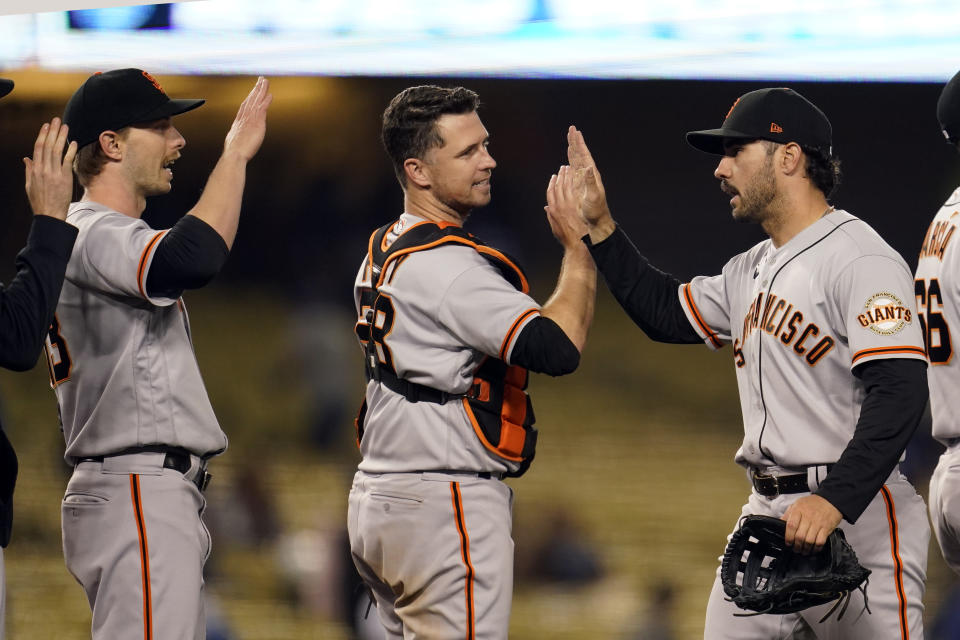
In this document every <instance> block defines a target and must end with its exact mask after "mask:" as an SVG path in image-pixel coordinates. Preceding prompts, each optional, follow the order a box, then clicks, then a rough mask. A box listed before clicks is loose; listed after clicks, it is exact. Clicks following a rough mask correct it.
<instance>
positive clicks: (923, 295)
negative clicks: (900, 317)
mask: <svg viewBox="0 0 960 640" xmlns="http://www.w3.org/2000/svg"><path fill="white" fill-rule="evenodd" d="M913 290H914V293H916V296H917V310H918V311H919V312H920V313H919V315H920V328H921V329H922V330H923V344H924V347H926V350H927V357H928V358H929V359H930V363H931V364H946V363H947V362H949V361H950V356H952V355H953V346H952V345H951V344H950V326H949V325H948V324H947V319H946V318H944V317H943V313H941V310H942V309H943V296H942V294H941V293H940V281H939V280H937V279H936V278H930V281H929V282H927V281H926V280H924V279H923V278H917V279H916V280H914V284H913Z"/></svg>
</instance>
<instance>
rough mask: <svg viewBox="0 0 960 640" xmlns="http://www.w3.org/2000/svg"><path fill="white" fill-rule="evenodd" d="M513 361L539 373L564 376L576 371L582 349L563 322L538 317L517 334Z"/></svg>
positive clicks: (511, 356) (512, 355)
mask: <svg viewBox="0 0 960 640" xmlns="http://www.w3.org/2000/svg"><path fill="white" fill-rule="evenodd" d="M510 362H511V364H516V365H520V366H521V367H524V368H525V369H529V370H530V371H535V372H536V373H546V374H548V375H551V376H563V375H566V374H568V373H573V372H574V371H575V370H576V368H577V366H578V365H579V364H580V351H579V350H577V346H576V345H575V344H573V342H571V341H570V338H568V337H567V334H565V333H564V332H563V329H561V328H560V325H558V324H557V323H556V322H554V321H553V320H551V319H550V318H544V317H543V316H537V317H536V318H534V319H533V320H531V321H530V322H528V323H527V325H526V326H525V327H524V328H523V330H522V331H521V332H520V335H518V336H517V341H516V342H515V343H514V345H513V351H512V352H511V354H510Z"/></svg>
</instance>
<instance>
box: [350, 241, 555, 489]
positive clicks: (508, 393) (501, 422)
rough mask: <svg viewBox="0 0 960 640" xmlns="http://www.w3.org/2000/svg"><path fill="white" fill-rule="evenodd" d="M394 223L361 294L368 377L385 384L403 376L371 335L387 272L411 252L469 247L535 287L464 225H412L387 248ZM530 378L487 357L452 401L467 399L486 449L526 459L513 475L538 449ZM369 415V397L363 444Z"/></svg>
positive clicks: (515, 280)
mask: <svg viewBox="0 0 960 640" xmlns="http://www.w3.org/2000/svg"><path fill="white" fill-rule="evenodd" d="M393 225H394V223H393V222H391V223H390V224H387V225H384V226H383V227H380V228H379V229H377V230H376V231H375V232H374V233H373V235H371V236H370V245H369V250H368V255H369V259H368V263H367V268H368V269H369V270H370V275H371V277H370V279H369V280H370V283H371V287H370V288H369V289H365V290H363V291H362V293H361V298H360V306H361V308H362V309H367V311H366V313H367V316H368V318H367V322H366V323H365V324H358V325H357V335H358V337H359V338H360V341H361V342H362V343H363V345H364V349H365V352H366V353H365V355H366V373H367V379H368V380H371V379H376V380H379V381H381V382H384V381H388V380H391V378H392V379H393V380H398V379H399V378H397V375H396V371H395V370H393V367H392V362H388V363H387V364H384V358H382V356H379V355H378V353H377V351H376V349H377V345H376V342H375V341H374V340H371V339H370V337H371V336H370V335H366V333H368V332H369V331H370V327H371V326H373V325H374V324H375V319H376V315H377V313H378V309H379V307H378V302H379V300H380V287H381V286H382V285H383V282H384V278H385V276H386V275H387V274H388V273H390V274H391V275H390V277H391V278H392V277H393V276H392V274H393V272H394V271H396V269H397V268H398V267H399V265H400V262H402V261H403V260H404V259H406V257H407V256H409V255H410V254H411V253H415V252H417V251H427V250H430V249H434V248H436V247H441V246H444V245H449V244H461V245H465V246H468V247H471V248H473V249H474V250H475V251H477V252H478V253H479V254H480V255H482V256H483V257H484V258H485V259H486V260H487V261H489V262H490V264H492V265H493V266H494V267H496V268H497V270H499V271H500V273H501V275H503V277H504V278H505V279H506V280H507V281H508V282H509V283H510V284H512V285H513V286H514V287H516V288H517V290H519V291H522V292H524V293H527V292H528V291H529V288H530V287H529V284H528V283H527V278H526V276H525V275H524V273H523V270H522V269H521V268H520V267H519V266H518V265H517V264H516V262H515V261H513V260H511V259H510V258H509V257H507V256H506V255H505V254H503V253H501V252H500V251H497V250H496V249H492V248H490V247H488V246H486V245H484V244H483V242H481V241H480V239H478V238H477V237H475V236H474V235H473V234H471V233H469V232H467V231H464V230H463V229H462V228H461V227H458V226H455V225H441V224H435V223H432V222H427V223H419V224H416V225H414V226H412V227H410V228H409V229H408V230H407V231H405V232H404V233H403V234H402V235H400V237H398V238H397V239H396V240H395V241H394V242H393V244H391V245H390V246H389V247H384V239H385V237H386V235H387V233H389V231H390V229H391V228H392V227H393ZM527 378H528V373H527V370H526V369H524V368H523V367H519V366H516V365H508V364H507V363H506V362H504V361H503V360H500V359H497V358H494V357H491V356H487V357H485V358H484V360H483V361H482V362H481V363H480V366H479V367H477V370H476V372H475V373H474V378H473V384H472V385H471V387H470V390H469V391H468V392H467V393H466V394H464V395H463V396H450V398H449V400H450V401H451V402H453V401H459V402H462V403H463V407H464V409H465V410H466V413H467V417H468V418H469V419H470V423H471V425H472V426H473V430H474V432H475V433H476V435H477V437H478V438H479V439H480V442H481V443H483V445H484V447H486V448H487V449H488V450H489V451H491V452H493V453H494V454H496V455H497V456H500V457H501V458H504V459H506V460H510V461H511V462H518V463H520V467H519V468H518V469H517V471H515V472H513V473H509V474H507V475H509V476H520V475H523V473H524V472H526V470H527V469H528V468H529V466H530V463H531V462H532V461H533V457H534V453H535V450H536V443H537V430H536V429H534V428H533V423H534V414H533V405H532V404H531V402H530V396H529V395H528V394H527V392H526V388H527ZM400 384H401V386H403V387H404V388H415V389H425V390H426V391H428V392H430V393H431V394H434V395H437V396H443V397H444V399H443V400H442V402H446V401H447V399H446V394H442V393H441V392H440V391H439V390H436V389H432V388H430V387H424V386H423V385H419V384H416V383H412V382H409V381H406V380H401V383H400ZM388 386H389V385H388ZM395 390H396V389H395ZM400 393H403V391H400ZM422 395H423V394H421V396H422ZM421 401H422V397H421ZM427 401H431V400H427ZM365 416H366V401H364V403H363V406H361V407H360V413H359V415H358V416H357V420H356V427H357V442H358V443H359V441H360V440H361V439H362V438H363V421H364V418H365Z"/></svg>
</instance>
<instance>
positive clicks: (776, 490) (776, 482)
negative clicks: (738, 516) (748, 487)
mask: <svg viewBox="0 0 960 640" xmlns="http://www.w3.org/2000/svg"><path fill="white" fill-rule="evenodd" d="M753 479H754V481H760V482H762V483H763V482H766V481H770V483H771V484H772V485H773V492H772V493H770V492H764V491H760V488H759V487H757V491H758V492H759V493H760V495H762V496H764V497H766V498H775V497H777V496H778V495H780V478H779V477H778V476H775V475H773V474H770V475H765V474H762V473H757V472H756V471H754V472H753ZM754 487H756V482H754Z"/></svg>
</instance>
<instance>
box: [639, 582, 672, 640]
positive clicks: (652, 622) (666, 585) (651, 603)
mask: <svg viewBox="0 0 960 640" xmlns="http://www.w3.org/2000/svg"><path fill="white" fill-rule="evenodd" d="M676 601H677V596H676V587H674V586H673V584H672V583H670V582H668V581H666V580H662V581H660V582H655V583H654V584H653V585H652V586H651V587H650V590H649V596H648V599H647V606H646V610H645V611H644V612H643V617H642V618H641V620H640V622H639V623H638V624H637V626H636V628H634V629H633V630H632V631H631V632H630V633H629V634H628V635H627V637H628V638H629V640H676V638H677V634H676V633H675V632H674V626H675V625H674V619H673V618H674V611H675V610H676Z"/></svg>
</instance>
